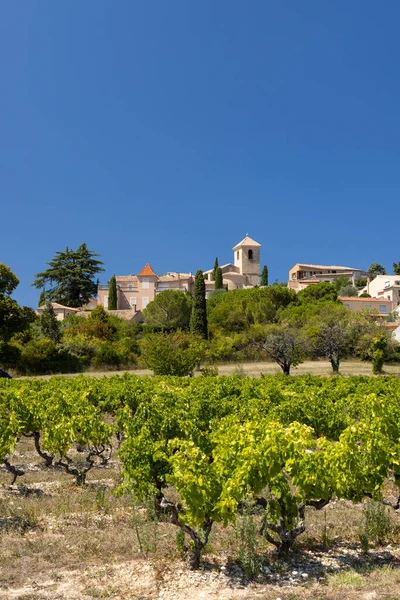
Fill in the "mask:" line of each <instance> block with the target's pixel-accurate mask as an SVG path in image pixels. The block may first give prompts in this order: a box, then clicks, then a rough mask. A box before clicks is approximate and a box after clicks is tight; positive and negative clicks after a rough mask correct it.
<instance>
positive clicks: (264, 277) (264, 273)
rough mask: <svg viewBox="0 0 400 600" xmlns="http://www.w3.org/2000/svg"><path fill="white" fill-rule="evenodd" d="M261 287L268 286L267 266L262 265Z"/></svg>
mask: <svg viewBox="0 0 400 600" xmlns="http://www.w3.org/2000/svg"><path fill="white" fill-rule="evenodd" d="M261 285H262V286H267V285H268V267H267V265H264V266H263V270H262V271H261Z"/></svg>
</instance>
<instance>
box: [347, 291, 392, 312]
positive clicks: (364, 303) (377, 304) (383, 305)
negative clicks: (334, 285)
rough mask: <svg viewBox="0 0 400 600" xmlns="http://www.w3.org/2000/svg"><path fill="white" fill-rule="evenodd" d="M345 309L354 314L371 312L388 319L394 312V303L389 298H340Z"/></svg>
mask: <svg viewBox="0 0 400 600" xmlns="http://www.w3.org/2000/svg"><path fill="white" fill-rule="evenodd" d="M339 300H340V301H341V302H342V303H343V305H344V307H345V308H347V309H348V310H351V311H352V312H358V311H359V310H366V311H371V312H374V314H376V316H379V317H387V316H388V315H389V314H390V313H391V312H392V310H393V308H394V307H393V302H392V301H391V300H389V299H387V298H360V297H359V296H349V297H344V296H339Z"/></svg>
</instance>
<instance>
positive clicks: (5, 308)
mask: <svg viewBox="0 0 400 600" xmlns="http://www.w3.org/2000/svg"><path fill="white" fill-rule="evenodd" d="M18 283H19V279H18V277H17V276H16V275H15V274H14V273H13V272H12V271H11V269H10V268H9V267H7V266H6V265H4V264H1V263H0V342H8V341H9V340H10V339H11V338H12V336H13V335H14V334H16V333H19V332H21V331H24V330H25V329H27V328H28V327H29V325H30V324H31V323H32V322H33V321H34V320H35V319H36V315H35V312H34V311H33V310H32V309H31V308H28V307H27V306H20V305H19V304H18V302H17V301H16V300H13V299H12V298H11V297H10V296H11V294H12V292H13V291H14V290H15V288H16V287H17V285H18Z"/></svg>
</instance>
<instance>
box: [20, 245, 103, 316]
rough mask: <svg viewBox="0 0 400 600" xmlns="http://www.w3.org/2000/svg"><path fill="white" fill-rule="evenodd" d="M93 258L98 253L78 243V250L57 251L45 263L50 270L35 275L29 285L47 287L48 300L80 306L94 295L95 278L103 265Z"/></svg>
mask: <svg viewBox="0 0 400 600" xmlns="http://www.w3.org/2000/svg"><path fill="white" fill-rule="evenodd" d="M96 256H98V254H96V253H95V252H93V251H92V250H89V249H88V247H87V245H86V244H81V245H80V246H79V247H78V249H77V250H72V249H70V248H68V247H67V248H66V249H65V250H64V251H63V252H56V255H55V257H54V258H53V260H51V261H50V262H48V263H47V264H48V265H49V268H48V269H46V270H45V271H43V272H41V273H38V274H37V275H36V279H35V281H34V282H33V284H32V285H33V286H34V287H36V288H37V289H43V288H45V287H47V286H48V285H50V286H51V287H50V289H46V299H47V300H50V301H53V302H59V303H60V304H64V305H65V306H70V307H80V306H82V305H83V304H86V303H87V302H88V301H89V299H90V298H91V296H94V295H96V293H97V283H96V282H95V281H94V277H95V275H97V274H98V273H100V272H101V271H104V269H103V268H102V265H103V263H102V262H101V261H99V260H97V259H96V258H95V257H96Z"/></svg>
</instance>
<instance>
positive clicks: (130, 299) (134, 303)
mask: <svg viewBox="0 0 400 600" xmlns="http://www.w3.org/2000/svg"><path fill="white" fill-rule="evenodd" d="M129 304H130V306H131V307H132V308H133V307H134V306H136V305H137V299H136V296H131V297H130V298H129Z"/></svg>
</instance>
